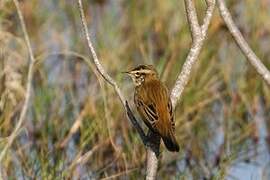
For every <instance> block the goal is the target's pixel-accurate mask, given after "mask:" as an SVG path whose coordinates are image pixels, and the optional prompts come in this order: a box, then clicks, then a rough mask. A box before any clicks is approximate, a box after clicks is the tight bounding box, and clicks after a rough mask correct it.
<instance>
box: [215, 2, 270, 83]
mask: <svg viewBox="0 0 270 180" xmlns="http://www.w3.org/2000/svg"><path fill="white" fill-rule="evenodd" d="M217 2H218V8H219V12H220V14H221V16H222V18H223V20H224V22H225V23H226V25H227V27H228V29H229V31H230V33H231V34H232V36H233V38H234V40H235V42H236V43H237V45H238V46H239V47H240V49H241V51H242V52H243V54H244V55H245V56H246V58H247V59H248V61H249V62H250V64H251V65H252V66H253V67H254V68H255V70H256V71H257V72H258V74H259V75H260V76H261V77H262V78H263V79H264V81H265V82H266V83H267V84H268V85H269V86H270V72H269V70H268V69H267V68H266V67H265V66H264V64H263V63H262V62H261V60H260V59H259V58H258V57H257V56H256V54H255V53H254V52H253V51H252V49H251V48H250V47H249V45H248V43H247V42H246V40H245V39H244V37H243V35H242V34H241V32H240V31H239V29H238V28H237V26H236V25H235V23H234V21H233V19H232V16H231V14H230V12H229V10H228V8H227V7H226V4H225V2H224V0H217Z"/></svg>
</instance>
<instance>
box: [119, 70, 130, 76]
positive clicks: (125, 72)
mask: <svg viewBox="0 0 270 180" xmlns="http://www.w3.org/2000/svg"><path fill="white" fill-rule="evenodd" d="M121 73H123V74H127V75H129V76H130V75H131V73H130V72H129V71H124V72H121Z"/></svg>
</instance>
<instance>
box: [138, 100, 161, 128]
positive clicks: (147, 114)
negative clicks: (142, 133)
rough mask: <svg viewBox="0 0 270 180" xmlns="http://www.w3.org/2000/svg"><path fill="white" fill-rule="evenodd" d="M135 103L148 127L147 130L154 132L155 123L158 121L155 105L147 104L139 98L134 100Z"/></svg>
mask: <svg viewBox="0 0 270 180" xmlns="http://www.w3.org/2000/svg"><path fill="white" fill-rule="evenodd" d="M135 103H136V106H137V109H138V111H139V113H140V115H141V116H142V118H143V120H144V122H145V124H146V125H147V126H148V128H149V129H151V130H152V131H154V132H155V131H156V123H157V121H158V114H157V109H156V104H155V103H153V102H147V101H145V99H143V98H141V97H138V98H136V99H135Z"/></svg>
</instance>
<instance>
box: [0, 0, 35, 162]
mask: <svg viewBox="0 0 270 180" xmlns="http://www.w3.org/2000/svg"><path fill="white" fill-rule="evenodd" d="M13 2H14V4H15V6H16V10H17V13H18V16H19V20H20V23H21V26H22V30H23V35H24V39H25V41H26V45H27V49H28V52H29V55H30V64H29V68H28V74H27V85H26V94H25V101H24V104H23V107H22V111H21V114H20V117H19V121H18V123H17V124H16V127H15V129H14V131H13V132H12V134H11V135H10V137H9V138H8V142H7V144H6V145H5V147H4V149H3V150H2V151H1V154H0V162H1V161H2V160H3V158H4V157H5V155H6V152H7V150H8V148H9V147H10V146H11V145H12V143H13V141H14V140H15V138H16V136H17V135H18V132H19V130H20V128H21V126H22V124H23V122H24V120H25V115H26V113H27V109H28V105H29V100H30V95H31V83H32V79H33V67H34V62H35V58H34V54H33V51H32V48H31V44H30V40H29V36H28V33H27V30H26V26H25V22H24V19H23V15H22V12H21V10H20V6H19V2H18V0H13Z"/></svg>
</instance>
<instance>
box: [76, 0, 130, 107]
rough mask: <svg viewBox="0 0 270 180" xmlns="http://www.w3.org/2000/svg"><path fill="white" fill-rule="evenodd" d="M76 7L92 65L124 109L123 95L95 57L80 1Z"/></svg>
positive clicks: (79, 0)
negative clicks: (112, 90)
mask: <svg viewBox="0 0 270 180" xmlns="http://www.w3.org/2000/svg"><path fill="white" fill-rule="evenodd" d="M78 6H79V10H80V16H81V20H82V25H83V31H84V35H85V37H86V39H87V44H88V47H89V49H90V51H91V54H92V57H93V60H94V63H95V65H96V68H97V70H98V72H99V73H100V75H102V77H103V78H104V79H105V80H106V81H107V82H108V83H109V84H111V85H112V86H113V87H114V89H115V91H116V93H117V95H118V96H119V98H120V100H121V102H122V105H123V106H124V107H125V98H124V96H123V94H122V93H121V90H120V89H119V87H118V85H117V84H116V82H115V81H114V80H113V79H112V78H111V76H110V75H109V74H108V73H107V72H106V71H105V69H104V68H103V66H102V65H101V64H100V61H99V59H98V57H97V54H96V52H95V49H94V47H93V44H92V42H91V39H90V36H89V32H88V28H87V24H86V18H85V15H84V12H83V6H82V1H81V0H78Z"/></svg>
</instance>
